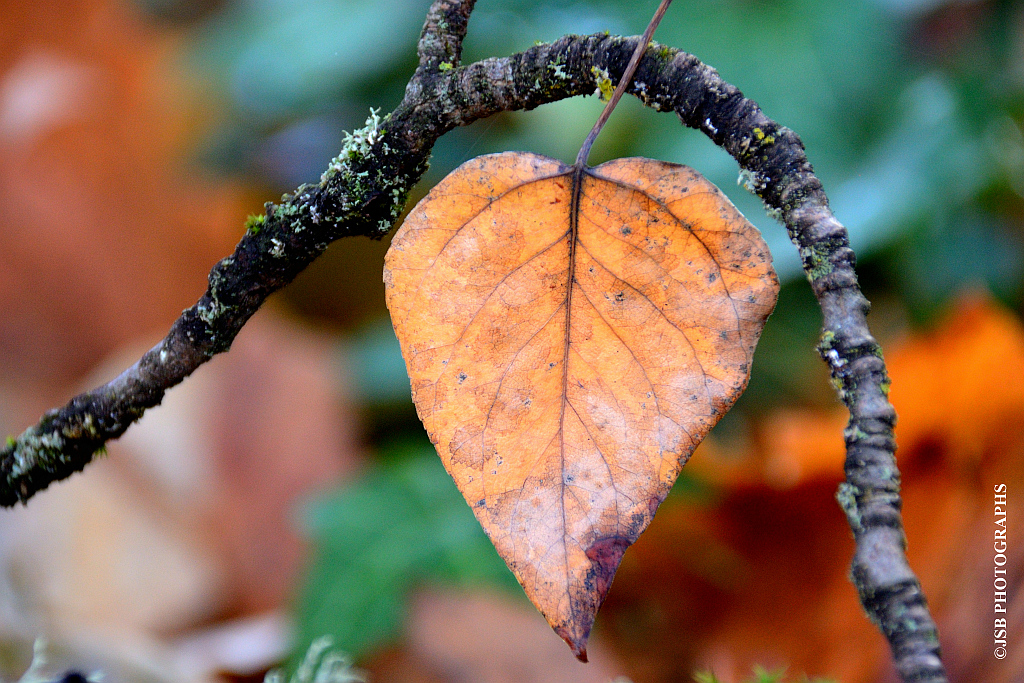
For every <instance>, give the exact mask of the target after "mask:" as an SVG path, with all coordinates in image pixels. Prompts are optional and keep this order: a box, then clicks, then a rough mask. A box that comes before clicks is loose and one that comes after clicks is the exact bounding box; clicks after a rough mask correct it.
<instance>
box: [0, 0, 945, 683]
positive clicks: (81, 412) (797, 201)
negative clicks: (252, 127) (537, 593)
mask: <svg viewBox="0 0 1024 683" xmlns="http://www.w3.org/2000/svg"><path fill="white" fill-rule="evenodd" d="M473 4H474V3H473V1H472V0H466V1H460V0H437V1H436V2H435V3H434V4H433V6H432V7H431V8H430V11H429V13H428V15H427V20H426V23H425V25H424V29H423V33H422V35H421V38H420V42H419V55H420V64H419V67H418V68H417V70H416V72H415V74H414V75H413V77H412V78H411V80H410V81H409V84H408V86H407V89H406V94H405V98H404V99H403V101H402V102H401V104H400V105H399V106H398V107H397V108H396V109H395V110H394V111H393V112H391V113H390V114H388V115H387V116H384V117H383V118H379V117H377V116H376V114H373V115H371V117H370V119H368V120H367V125H366V126H365V127H364V128H362V129H360V130H358V131H355V132H354V133H352V134H351V135H349V136H348V138H347V139H346V142H345V145H344V147H343V149H342V151H341V153H340V154H339V155H338V156H337V157H335V158H334V159H333V160H332V161H331V163H330V164H329V166H328V169H327V170H326V171H325V172H324V174H323V176H322V177H321V180H320V182H319V183H317V184H315V185H303V186H301V187H299V188H298V189H297V190H295V192H293V193H291V194H289V195H285V196H284V197H282V199H281V201H280V202H279V203H277V204H272V203H268V204H267V205H266V211H265V213H264V215H262V216H259V217H254V218H251V219H250V221H249V223H248V229H247V231H246V233H245V235H244V237H243V238H242V239H241V241H240V242H239V243H238V245H237V247H236V248H235V252H234V253H233V254H232V255H231V256H229V257H228V258H225V259H223V260H221V261H220V262H219V263H217V264H216V265H215V266H214V267H213V269H212V270H211V272H210V276H209V287H208V289H207V291H206V293H205V294H204V295H203V296H202V298H200V300H199V301H198V302H197V303H196V304H195V305H194V306H192V307H191V308H189V309H188V310H186V311H185V312H184V313H182V315H181V317H180V318H179V319H178V320H177V321H176V322H175V323H174V325H173V326H172V327H171V330H170V332H169V333H168V335H167V337H166V338H165V339H164V340H163V341H162V342H160V343H159V344H157V345H156V346H155V347H154V348H153V349H151V350H150V351H148V352H147V353H146V354H145V355H144V356H143V357H142V358H141V359H140V360H139V361H138V362H137V363H135V364H134V365H133V366H132V367H130V368H128V369H127V370H125V371H124V372H123V373H122V374H121V375H120V376H119V377H117V378H116V379H114V380H113V381H111V382H110V383H108V384H106V385H104V386H102V387H98V388H97V389H94V390H92V391H90V392H87V393H85V394H81V395H79V396H76V397H75V398H73V399H72V400H71V401H70V402H69V403H68V404H67V405H65V406H64V407H62V408H58V409H56V410H52V411H49V412H48V413H46V414H45V415H44V416H43V417H42V419H41V420H40V421H39V423H38V424H36V425H35V426H33V427H31V428H29V429H28V430H26V431H25V432H24V433H23V434H21V436H19V437H18V438H16V439H9V440H8V443H7V445H6V446H5V447H4V448H3V450H2V451H0V504H2V505H4V506H12V505H15V504H16V503H18V502H22V503H24V502H25V501H27V500H28V499H29V498H31V497H32V496H33V495H34V494H35V493H37V492H38V491H40V490H42V489H44V488H46V487H47V486H48V485H49V484H50V483H52V482H54V481H58V480H61V479H64V478H66V477H68V476H70V475H71V474H72V473H74V472H77V471H79V470H81V469H83V468H84V467H85V466H86V465H87V464H88V463H89V462H90V461H91V460H92V458H93V456H94V454H95V453H96V452H97V451H98V450H100V449H102V447H103V445H104V444H105V443H106V442H107V441H108V440H110V439H115V438H117V437H119V436H121V434H123V433H124V431H125V430H126V429H127V428H128V427H129V426H130V425H131V424H132V423H133V422H135V421H136V420H138V419H139V417H141V416H142V414H143V413H144V412H145V410H146V409H148V408H150V407H153V406H155V405H157V404H159V403H160V401H161V400H162V398H163V395H164V392H165V391H166V390H167V389H169V388H170V387H172V386H174V385H176V384H178V383H179V382H181V381H182V380H183V379H184V378H185V377H187V376H188V375H190V374H191V373H192V372H193V371H194V370H195V369H196V368H198V367H199V366H200V365H202V364H203V363H205V362H206V361H207V360H209V359H210V358H211V357H213V356H214V355H215V354H217V353H221V352H223V351H227V350H228V349H229V348H230V346H231V342H232V341H233V340H234V338H235V335H236V334H237V333H238V331H239V330H240V329H241V328H242V326H243V325H244V324H245V322H246V321H247V320H248V319H249V317H250V316H252V314H253V313H255V312H256V310H257V309H258V308H259V307H260V305H261V304H262V303H263V301H265V300H266V298H267V297H268V296H269V295H270V294H272V293H273V292H275V291H277V290H278V289H280V288H281V287H283V286H285V285H286V284H288V283H289V282H291V281H292V279H294V278H295V276H296V275H298V274H299V273H300V272H301V271H302V270H303V269H304V268H305V267H306V266H307V265H309V264H310V263H311V262H312V261H313V260H315V259H316V258H317V257H318V256H319V255H320V254H321V253H323V251H324V249H326V248H327V245H329V244H330V243H331V242H333V241H335V240H337V239H340V238H342V237H349V236H354V235H365V236H370V237H380V236H382V235H384V234H385V233H387V232H388V231H389V230H390V229H391V227H392V226H393V224H394V222H395V220H396V219H397V217H398V216H399V214H400V212H401V210H402V208H403V207H404V205H405V202H406V198H407V196H408V192H409V190H410V189H411V188H412V186H413V185H415V184H416V182H417V181H418V180H419V179H420V177H421V176H422V174H423V172H424V171H425V169H426V167H427V162H428V158H429V155H430V151H431V148H432V147H433V144H434V142H435V141H436V140H437V139H438V138H439V137H440V136H441V135H444V134H445V133H446V132H448V131H450V130H452V129H453V128H455V127H457V126H464V125H467V124H470V123H472V122H473V121H476V120H477V119H480V118H484V117H487V116H491V115H493V114H496V113H498V112H503V111H513V110H526V109H533V108H535V107H537V106H539V105H542V104H545V103H549V102H554V101H556V100H561V99H564V98H566V97H573V96H577V95H587V94H591V93H593V92H594V91H595V89H596V88H597V87H598V86H599V85H600V84H599V83H598V82H597V80H596V79H597V78H598V76H596V75H595V74H601V75H602V77H606V78H610V79H611V81H612V82H617V81H618V79H619V77H620V76H621V74H622V72H623V71H624V69H625V66H626V64H627V62H628V60H629V58H630V55H631V53H632V52H633V50H634V48H635V47H636V41H637V40H638V39H637V38H635V37H633V38H628V37H625V38H624V37H618V36H609V35H604V34H598V35H591V36H574V35H569V36H564V37H562V38H561V39H559V40H557V41H555V42H554V43H551V44H544V45H538V46H535V47H533V48H531V49H529V50H526V51H524V52H521V53H518V54H515V55H512V56H509V57H504V58H497V59H488V60H484V61H481V62H476V63H473V64H469V65H466V66H461V65H460V55H461V46H462V39H463V37H464V36H465V34H466V29H467V24H468V20H469V16H470V13H471V12H472V9H473ZM604 74H607V76H604ZM628 92H630V93H632V94H633V95H635V96H637V97H638V98H639V99H640V100H642V101H643V102H644V103H645V104H647V105H648V106H650V107H652V108H653V109H655V110H657V111H673V112H675V113H676V114H677V115H678V116H679V118H680V120H681V121H682V123H683V124H685V125H687V126H689V127H691V128H696V129H699V130H701V131H703V132H704V133H705V134H706V135H707V136H708V137H710V138H711V139H712V140H713V141H714V142H715V143H716V144H718V145H719V146H721V147H722V148H724V149H725V150H726V151H728V152H729V154H731V155H732V156H733V157H734V158H735V159H736V161H737V162H738V163H739V166H740V168H741V175H742V177H743V178H744V182H745V185H746V186H747V188H748V189H749V190H751V191H752V192H754V193H756V194H757V195H758V196H759V197H760V198H761V199H762V200H763V201H764V204H765V207H766V208H767V210H768V212H769V213H770V214H771V215H773V216H774V217H776V218H778V219H779V220H780V221H782V222H783V223H784V224H785V225H786V228H787V230H788V231H789V235H790V238H791V239H792V241H793V243H794V244H795V245H796V246H797V248H798V249H799V251H800V255H801V258H802V259H803V265H804V271H805V273H806V275H807V278H808V281H809V282H810V284H811V287H812V289H813V291H814V294H815V296H816V297H817V299H818V302H819V304H820V305H821V309H822V313H823V319H824V324H823V332H822V336H821V343H820V345H819V352H820V353H821V356H822V358H823V359H824V360H825V361H826V362H827V363H828V364H829V366H830V368H831V371H832V377H833V382H834V384H835V386H836V388H837V390H838V392H839V396H840V398H841V399H842V401H843V402H844V403H845V404H846V406H847V407H848V408H849V411H850V422H849V426H848V427H847V429H846V431H845V438H846V446H847V459H846V478H847V480H846V482H845V483H843V484H842V485H841V486H840V489H839V492H838V493H837V499H838V500H839V503H840V505H841V506H842V508H843V510H844V511H845V512H846V515H847V518H848V520H849V523H850V528H851V530H852V531H853V535H854V538H855V540H856V552H855V555H854V559H853V567H852V577H853V581H854V583H855V585H856V587H857V590H858V593H859V594H860V598H861V602H862V603H863V605H864V608H865V609H866V610H867V613H868V615H869V617H870V618H871V619H872V620H873V621H874V622H876V623H877V624H878V626H879V628H880V629H881V630H882V632H883V633H884V635H885V637H886V639H887V640H888V641H889V644H890V646H891V647H892V651H893V656H894V660H895V663H896V667H897V669H898V671H899V673H900V676H901V677H902V678H903V680H905V681H929V682H938V681H945V680H946V677H945V673H944V670H943V667H942V663H941V660H940V651H939V644H938V635H937V630H936V628H935V625H934V622H933V621H932V619H931V616H930V614H929V612H928V608H927V605H926V602H925V598H924V594H923V593H922V591H921V587H920V584H919V583H918V581H917V578H916V577H915V575H914V573H913V571H912V570H911V569H910V567H909V565H908V564H907V560H906V556H905V552H904V550H905V545H906V540H905V537H904V532H903V522H902V517H901V514H900V506H901V501H900V496H899V486H900V478H899V476H900V475H899V470H898V469H897V467H896V460H895V449H896V443H895V439H894V436H893V427H894V424H895V421H896V414H895V411H894V410H893V407H892V405H891V404H890V403H889V401H888V398H887V395H888V387H889V379H888V376H887V374H886V369H885V363H884V361H883V358H882V353H881V349H880V347H879V345H878V343H877V342H876V341H875V339H874V337H872V336H871V333H870V331H869V329H868V326H867V322H866V317H865V316H866V314H867V311H868V308H869V304H868V302H867V300H866V299H865V298H864V296H863V294H862V293H861V291H860V288H859V286H858V284H857V277H856V274H855V272H854V262H855V257H854V254H853V251H852V250H851V249H850V246H849V240H848V236H847V232H846V229H845V228H844V227H843V226H842V225H841V224H840V223H839V222H838V221H837V220H836V219H835V217H834V216H833V215H832V212H831V210H830V209H829V205H828V199H827V197H826V196H825V193H824V191H823V189H822V187H821V183H820V182H819V181H818V179H817V177H815V175H814V172H813V170H812V168H811V165H810V163H809V162H808V160H807V157H806V155H805V153H804V148H803V144H802V143H801V141H800V139H799V138H798V137H797V135H796V134H795V133H794V132H793V131H791V130H789V129H788V128H785V127H783V126H780V125H779V124H777V123H775V122H774V121H772V120H771V119H769V118H768V117H766V116H765V115H764V114H763V113H762V112H761V110H760V108H759V107H758V106H757V104H756V103H754V102H753V101H751V100H748V99H746V98H744V97H743V95H742V93H740V91H739V90H737V89H736V88H735V87H734V86H732V85H729V84H728V83H725V82H724V81H723V80H722V79H721V78H720V77H719V76H718V73H717V72H716V71H715V70H714V69H712V68H711V67H709V66H706V65H704V64H702V63H701V62H700V61H699V60H698V59H697V58H695V57H693V56H692V55H689V54H686V53H684V52H682V51H679V50H676V49H674V48H669V47H665V46H660V45H657V44H654V45H652V46H650V47H649V48H648V49H647V51H646V54H645V56H644V58H643V59H642V61H641V62H640V66H639V68H638V69H637V72H636V74H635V76H634V78H633V82H632V84H631V85H630V86H629V90H628Z"/></svg>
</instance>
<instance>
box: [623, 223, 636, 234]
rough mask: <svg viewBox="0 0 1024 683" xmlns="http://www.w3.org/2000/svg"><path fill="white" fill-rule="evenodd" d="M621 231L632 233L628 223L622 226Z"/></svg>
mask: <svg viewBox="0 0 1024 683" xmlns="http://www.w3.org/2000/svg"><path fill="white" fill-rule="evenodd" d="M621 232H622V234H623V235H632V234H633V231H632V230H631V229H630V227H629V226H628V225H624V226H622V230H621Z"/></svg>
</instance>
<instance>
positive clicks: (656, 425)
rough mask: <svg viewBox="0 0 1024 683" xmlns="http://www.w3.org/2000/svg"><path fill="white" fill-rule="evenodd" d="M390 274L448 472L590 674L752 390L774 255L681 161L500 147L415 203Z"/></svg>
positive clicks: (398, 323)
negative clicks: (626, 577) (633, 574)
mask: <svg viewBox="0 0 1024 683" xmlns="http://www.w3.org/2000/svg"><path fill="white" fill-rule="evenodd" d="M384 279H385V283H386V285H387V302H388V308H389V309H390V311H391V316H392V320H393V322H394V325H395V331H396V334H397V335H398V339H399V341H400V342H401V344H402V352H403V354H404V356H405V359H406V363H407V365H408V368H409V375H410V377H411V379H412V389H413V399H414V401H415V403H416V407H417V410H418V412H419V415H420V418H421V419H422V420H423V423H424V425H425V426H426V428H427V432H428V433H429V434H430V437H431V440H432V441H433V442H434V443H435V445H436V446H437V449H438V453H439V454H440V456H441V459H442V461H443V462H444V464H445V467H446V468H447V470H448V472H449V473H450V474H451V475H452V477H453V478H454V479H455V482H456V484H457V485H458V486H459V489H460V490H461V491H462V493H463V495H464V496H465V498H466V500H467V501H468V502H469V504H470V506H471V507H472V508H473V511H474V513H475V514H476V516H477V519H479V520H480V522H481V524H482V525H483V527H484V529H485V531H486V532H487V534H488V535H489V536H490V538H491V540H492V541H493V542H494V544H495V547H496V548H497V549H498V552H499V553H500V554H501V555H502V557H503V558H504V559H505V561H506V562H507V563H508V565H509V567H510V568H511V569H512V571H513V572H514V573H515V575H516V577H517V578H518V579H519V582H520V583H521V584H522V585H523V587H524V589H525V590H526V593H527V595H528V596H529V597H530V599H531V600H532V601H533V603H534V604H535V605H536V606H537V607H538V609H539V610H540V611H541V612H542V613H543V614H544V616H545V617H546V618H547V620H548V623H549V624H550V625H551V626H552V628H554V629H555V631H556V632H557V633H558V634H559V635H560V636H562V638H564V639H565V640H566V642H567V643H568V644H569V645H570V647H571V648H572V649H573V651H574V652H575V653H576V655H577V656H578V657H580V658H581V659H584V660H585V659H586V641H587V637H588V635H589V633H590V628H591V625H592V623H593V619H594V615H595V613H596V611H597V609H598V607H599V606H600V604H601V602H602V601H603V600H604V597H605V595H606V594H607V592H608V588H609V586H610V583H611V579H612V577H613V575H614V573H615V570H616V569H617V567H618V565H619V562H620V560H621V558H622V554H623V552H624V551H625V549H626V548H627V547H628V546H630V545H631V544H632V543H633V542H634V541H636V539H637V537H638V536H639V534H640V533H641V532H642V531H643V529H644V528H646V527H647V525H648V523H649V522H650V521H651V518H652V517H653V515H654V512H655V510H656V509H657V507H658V505H659V504H660V503H661V501H662V500H664V498H665V496H666V495H667V494H668V491H669V489H670V488H671V486H672V484H673V482H674V481H675V479H676V477H677V476H678V474H679V470H680V468H681V467H682V466H683V464H684V463H685V462H686V460H687V458H689V456H690V454H691V453H692V452H693V449H694V448H695V447H696V446H697V444H698V443H699V442H700V441H701V439H703V438H704V436H705V435H706V434H707V432H708V431H709V430H710V429H711V427H712V426H714V424H715V423H716V422H717V421H718V419H719V418H720V417H721V416H722V415H723V414H724V413H725V411H726V410H728V408H729V407H730V406H731V405H732V404H733V402H734V401H735V400H736V398H737V397H738V396H739V394H740V393H741V391H742V390H743V388H744V387H745V386H746V383H747V379H748V376H749V369H750V362H751V357H752V354H753V350H754V345H755V344H756V342H757V339H758V336H759V335H760V332H761V328H762V326H763V325H764V321H765V319H766V318H767V316H768V314H769V313H770V312H771V310H772V308H773V307H774V305H775V298H776V295H777V292H778V282H777V279H776V277H775V273H774V271H773V269H772V266H771V258H770V256H769V253H768V249H767V247H766V246H765V244H764V242H763V241H762V240H761V237H760V235H759V234H758V233H757V230H756V229H755V228H754V227H753V226H751V225H750V224H749V223H748V222H747V221H746V220H745V219H744V218H743V216H742V215H741V214H740V213H739V212H738V211H736V209H735V208H734V207H733V206H732V205H731V204H730V203H729V202H728V200H727V199H725V197H724V196H723V195H722V194H721V192H719V191H718V189H717V188H715V187H714V186H713V185H711V184H710V183H709V182H707V181H706V180H705V179H704V178H702V177H701V176H700V175H699V174H698V173H696V172H695V171H693V170H692V169H689V168H687V167H684V166H678V165H675V164H668V163H665V162H660V161H652V160H649V159H621V160H617V161H612V162H609V163H607V164H604V165H602V166H599V167H597V168H594V169H591V168H587V167H584V166H579V167H576V166H566V165H565V164H562V163H561V162H559V161H556V160H554V159H549V158H546V157H541V156H537V155H533V154H526V153H504V154H498V155H493V156H487V157H481V158H479V159H475V160H472V161H470V162H468V163H466V164H464V165H463V166H462V167H460V168H459V169H457V170H456V171H455V172H453V173H452V174H451V175H450V176H448V178H446V179H445V180H444V181H443V182H442V183H441V184H440V185H438V186H437V187H436V188H435V189H434V190H433V191H432V192H431V193H430V195H429V196H428V197H427V198H426V199H425V200H424V201H423V202H421V203H420V204H419V205H418V206H417V207H416V209H415V210H414V211H413V213H412V214H411V215H410V217H409V218H408V219H407V220H406V222H405V224H404V225H403V227H402V229H401V230H400V231H399V232H398V234H397V235H396V236H395V239H394V241H393V243H392V246H391V250H390V251H389V252H388V256H387V259H386V264H385V271H384Z"/></svg>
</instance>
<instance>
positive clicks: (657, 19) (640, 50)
mask: <svg viewBox="0 0 1024 683" xmlns="http://www.w3.org/2000/svg"><path fill="white" fill-rule="evenodd" d="M671 4H672V0H661V4H660V5H658V9H657V10H656V11H655V12H654V16H653V17H651V23H649V24H647V30H646V31H644V35H643V37H642V38H640V42H639V43H638V44H637V46H636V50H634V51H633V56H632V57H631V58H630V60H629V64H628V65H627V66H626V70H625V71H624V72H622V78H620V79H619V84H618V85H617V86H615V92H614V93H612V98H611V99H610V100H608V104H607V106H605V108H604V111H602V112H601V115H600V116H599V117H597V122H596V123H595V124H594V127H593V128H591V129H590V133H589V134H588V135H587V139H586V140H584V141H583V146H582V147H580V153H579V154H577V155H576V163H575V164H574V165H575V166H576V167H577V168H582V167H583V166H586V165H587V157H589V156H590V148H591V147H593V146H594V140H596V139H597V136H598V135H599V134H600V133H601V129H602V128H604V124H606V123H607V122H608V117H610V116H611V115H612V110H613V109H615V105H617V104H618V103H619V100H620V99H622V95H623V93H625V92H626V86H628V85H629V84H630V82H632V80H633V74H634V73H636V67H637V65H638V64H640V58H641V57H642V56H643V54H644V52H645V51H646V50H647V46H648V45H649V44H650V42H651V37H652V36H653V35H654V31H655V29H657V28H658V24H660V23H661V18H662V17H664V16H665V12H666V11H668V6H669V5H671Z"/></svg>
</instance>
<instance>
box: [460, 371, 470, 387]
mask: <svg viewBox="0 0 1024 683" xmlns="http://www.w3.org/2000/svg"><path fill="white" fill-rule="evenodd" d="M467 376H468V375H466V373H464V372H460V373H459V384H462V383H463V382H465V381H466V377H467Z"/></svg>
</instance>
